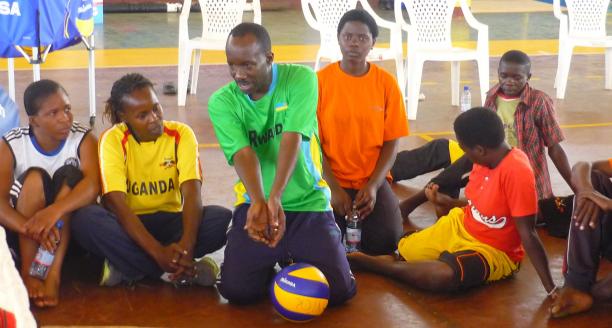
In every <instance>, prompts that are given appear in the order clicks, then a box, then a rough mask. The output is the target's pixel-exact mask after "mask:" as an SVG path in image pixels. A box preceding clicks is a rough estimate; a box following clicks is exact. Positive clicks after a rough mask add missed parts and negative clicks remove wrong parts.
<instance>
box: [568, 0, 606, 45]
mask: <svg viewBox="0 0 612 328" xmlns="http://www.w3.org/2000/svg"><path fill="white" fill-rule="evenodd" d="M565 4H566V5H567V14H568V16H569V34H570V35H571V36H579V37H580V36H586V37H593V36H595V37H597V36H601V37H603V36H605V35H606V15H607V13H608V6H609V4H610V0H565Z"/></svg>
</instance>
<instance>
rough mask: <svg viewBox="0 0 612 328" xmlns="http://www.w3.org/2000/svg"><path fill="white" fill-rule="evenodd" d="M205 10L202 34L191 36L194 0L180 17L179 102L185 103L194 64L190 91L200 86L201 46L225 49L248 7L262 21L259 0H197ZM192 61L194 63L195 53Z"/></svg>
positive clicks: (259, 22)
mask: <svg viewBox="0 0 612 328" xmlns="http://www.w3.org/2000/svg"><path fill="white" fill-rule="evenodd" d="M198 2H199V4H200V9H201V11H202V25H203V26H202V35H201V36H199V37H196V38H192V39H190V38H189V29H188V20H189V12H190V10H191V0H184V2H183V7H182V9H181V16H180V18H179V60H178V62H179V64H178V90H177V91H178V97H177V98H178V105H179V106H185V102H186V99H187V83H188V81H189V69H190V67H191V85H190V93H191V94H195V93H196V91H197V89H198V75H199V71H200V59H201V56H202V50H224V49H225V41H226V40H227V36H228V35H229V32H230V31H231V30H232V28H234V27H235V26H236V25H238V24H240V23H241V22H242V16H243V13H244V11H245V10H253V13H254V19H253V21H254V22H255V23H257V24H261V6H260V2H259V0H252V1H251V2H250V3H247V2H246V0H198ZM193 52H195V56H193V57H194V58H193V64H192V54H193Z"/></svg>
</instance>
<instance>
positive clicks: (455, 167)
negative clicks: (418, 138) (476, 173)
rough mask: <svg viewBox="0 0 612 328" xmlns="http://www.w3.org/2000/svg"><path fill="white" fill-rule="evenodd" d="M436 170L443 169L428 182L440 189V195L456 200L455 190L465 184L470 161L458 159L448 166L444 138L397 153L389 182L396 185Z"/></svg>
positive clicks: (470, 166)
mask: <svg viewBox="0 0 612 328" xmlns="http://www.w3.org/2000/svg"><path fill="white" fill-rule="evenodd" d="M439 169H444V170H443V171H442V172H440V173H439V174H438V175H437V176H436V177H434V178H433V179H431V182H433V183H435V184H437V185H438V186H440V189H439V190H440V192H442V193H444V194H446V195H449V196H451V197H453V198H457V197H459V191H460V190H461V188H463V187H465V186H466V185H467V182H468V178H469V175H470V172H471V171H472V161H470V160H469V159H468V158H467V157H466V156H462V157H461V158H459V159H457V160H456V161H455V162H454V163H452V164H451V162H450V154H449V151H448V139H435V140H432V141H430V142H428V143H426V144H425V145H423V146H421V147H419V148H416V149H412V150H404V151H401V152H399V153H398V154H397V157H396V159H395V163H393V167H392V168H391V175H392V176H393V181H394V182H397V181H402V180H407V179H412V178H415V177H417V176H419V175H422V174H425V173H429V172H433V171H435V170H439Z"/></svg>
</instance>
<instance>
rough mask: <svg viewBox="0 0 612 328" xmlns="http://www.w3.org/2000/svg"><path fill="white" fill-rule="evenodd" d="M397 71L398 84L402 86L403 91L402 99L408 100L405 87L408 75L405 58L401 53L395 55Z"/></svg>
mask: <svg viewBox="0 0 612 328" xmlns="http://www.w3.org/2000/svg"><path fill="white" fill-rule="evenodd" d="M395 73H396V78H397V85H398V86H399V87H400V91H401V92H402V99H403V100H404V101H406V88H405V87H404V85H405V84H406V82H405V81H406V77H405V72H404V60H403V58H402V54H401V53H400V54H397V55H396V56H395Z"/></svg>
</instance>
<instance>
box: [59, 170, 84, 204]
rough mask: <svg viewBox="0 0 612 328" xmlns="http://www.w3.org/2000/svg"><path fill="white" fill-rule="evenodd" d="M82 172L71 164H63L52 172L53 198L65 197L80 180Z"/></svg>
mask: <svg viewBox="0 0 612 328" xmlns="http://www.w3.org/2000/svg"><path fill="white" fill-rule="evenodd" d="M82 179H83V172H82V171H81V170H79V169H78V168H77V167H76V166H73V165H64V166H62V167H60V168H59V169H58V170H57V171H55V173H54V174H53V179H52V180H53V187H54V194H55V199H61V198H63V197H65V196H66V195H67V194H68V193H69V192H70V191H71V190H72V189H73V188H74V187H75V186H76V185H77V184H78V183H79V182H80V181H81V180H82Z"/></svg>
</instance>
